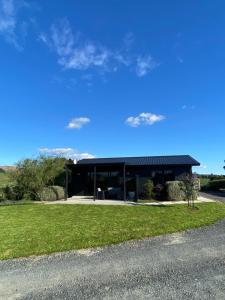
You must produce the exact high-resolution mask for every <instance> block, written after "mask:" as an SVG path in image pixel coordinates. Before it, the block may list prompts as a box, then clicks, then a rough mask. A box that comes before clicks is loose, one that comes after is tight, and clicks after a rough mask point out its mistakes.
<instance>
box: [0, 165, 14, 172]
mask: <svg viewBox="0 0 225 300" xmlns="http://www.w3.org/2000/svg"><path fill="white" fill-rule="evenodd" d="M15 170H16V167H15V166H0V173H4V172H9V171H15Z"/></svg>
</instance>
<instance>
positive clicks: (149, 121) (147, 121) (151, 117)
mask: <svg viewBox="0 0 225 300" xmlns="http://www.w3.org/2000/svg"><path fill="white" fill-rule="evenodd" d="M164 119H165V116H163V115H156V114H152V113H147V112H143V113H141V114H139V115H138V116H135V117H133V116H131V117H129V118H127V120H126V124H127V125H129V126H131V127H138V126H140V125H153V124H154V123H156V122H159V121H162V120H164Z"/></svg>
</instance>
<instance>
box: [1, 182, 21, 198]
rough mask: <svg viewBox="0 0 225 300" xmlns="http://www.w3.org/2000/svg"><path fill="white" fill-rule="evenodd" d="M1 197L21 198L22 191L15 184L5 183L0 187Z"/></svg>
mask: <svg viewBox="0 0 225 300" xmlns="http://www.w3.org/2000/svg"><path fill="white" fill-rule="evenodd" d="M1 197H2V199H3V200H21V199H22V198H23V193H22V191H21V190H20V188H19V186H17V185H6V186H4V187H2V189H1Z"/></svg>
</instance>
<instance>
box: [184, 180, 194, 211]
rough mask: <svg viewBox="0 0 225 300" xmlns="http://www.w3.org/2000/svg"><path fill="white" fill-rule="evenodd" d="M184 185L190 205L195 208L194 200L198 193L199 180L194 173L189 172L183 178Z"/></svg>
mask: <svg viewBox="0 0 225 300" xmlns="http://www.w3.org/2000/svg"><path fill="white" fill-rule="evenodd" d="M182 181H183V185H182V190H183V192H184V194H185V197H186V199H187V201H188V207H190V208H194V200H195V198H196V195H197V191H196V190H197V187H196V185H197V180H196V178H195V177H194V176H193V175H192V174H188V175H186V176H184V177H183V178H182Z"/></svg>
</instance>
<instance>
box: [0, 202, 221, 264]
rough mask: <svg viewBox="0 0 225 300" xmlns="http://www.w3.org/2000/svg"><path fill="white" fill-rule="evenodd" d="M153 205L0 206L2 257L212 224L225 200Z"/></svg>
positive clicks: (51, 250)
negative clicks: (193, 204)
mask: <svg viewBox="0 0 225 300" xmlns="http://www.w3.org/2000/svg"><path fill="white" fill-rule="evenodd" d="M198 208H199V209H198V210H194V211H191V210H190V209H188V208H187V207H186V206H184V205H176V206H166V207H154V206H142V207H126V206H97V205H39V204H31V205H13V206H0V228H1V230H0V241H1V243H0V259H7V258H13V257H20V256H29V255H32V254H36V255H37V254H45V253H52V252H58V251H65V250H71V249H79V248H88V247H96V246H102V245H107V244H112V243H119V242H122V241H125V240H130V239H140V238H144V237H150V236H156V235H160V234H164V233H172V232H175V231H180V230H185V229H187V228H193V227H198V226H202V225H207V224H211V223H213V222H215V221H217V220H218V219H221V218H223V217H225V205H224V204H220V203H206V204H199V205H198Z"/></svg>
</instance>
